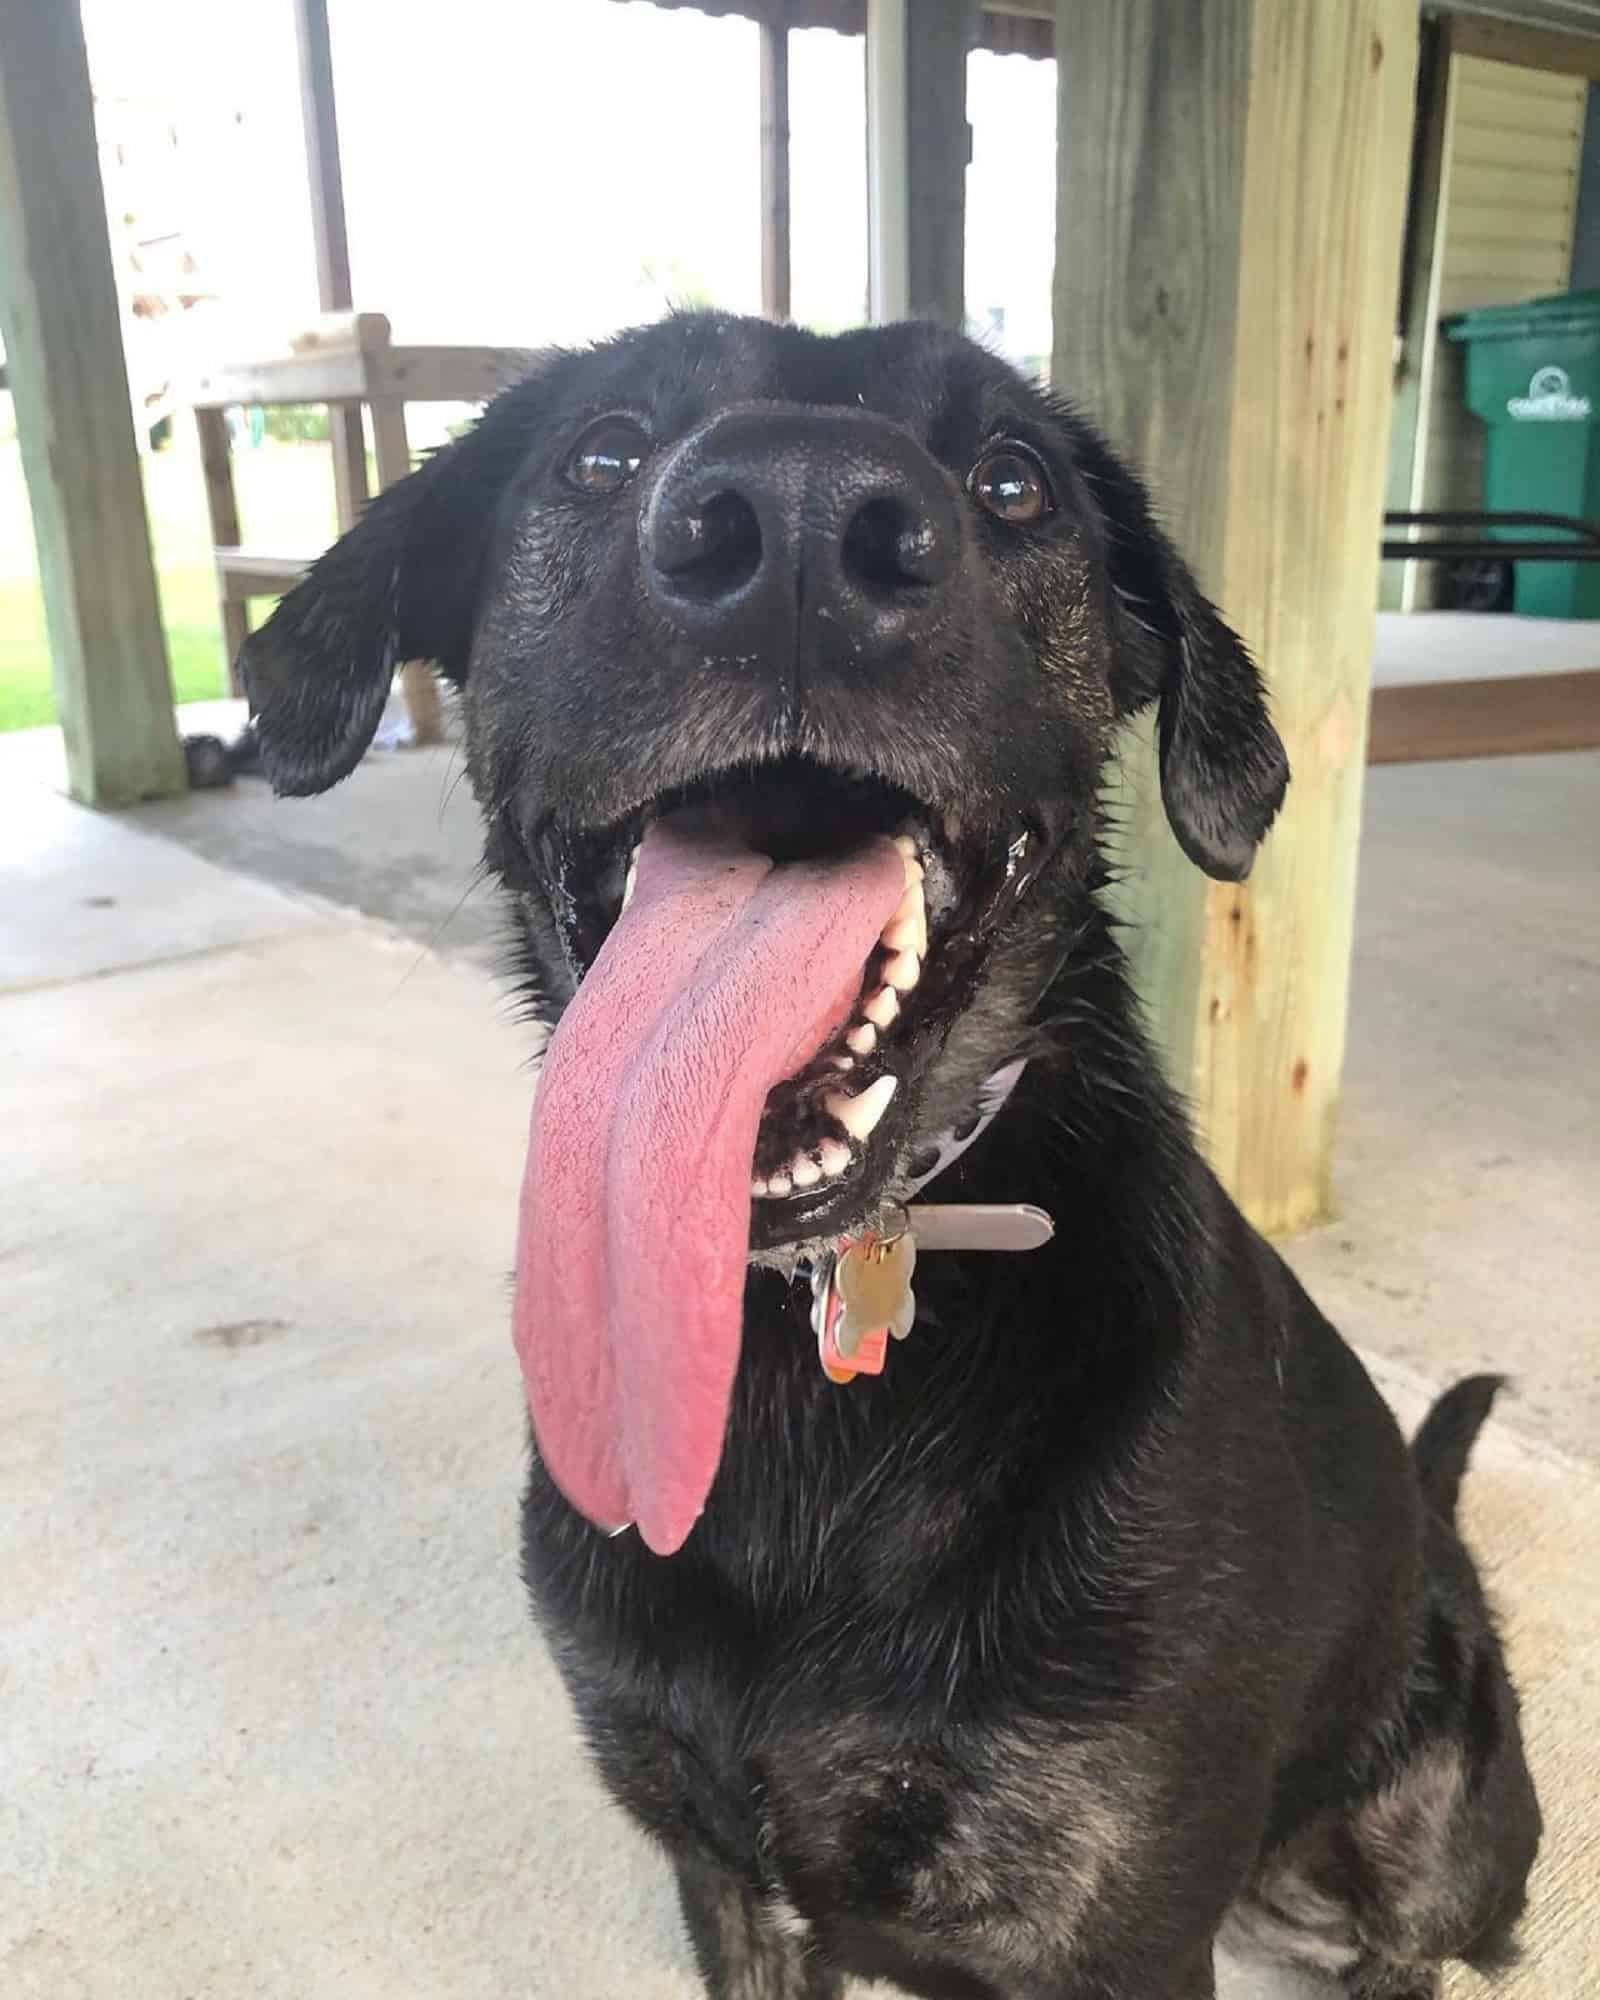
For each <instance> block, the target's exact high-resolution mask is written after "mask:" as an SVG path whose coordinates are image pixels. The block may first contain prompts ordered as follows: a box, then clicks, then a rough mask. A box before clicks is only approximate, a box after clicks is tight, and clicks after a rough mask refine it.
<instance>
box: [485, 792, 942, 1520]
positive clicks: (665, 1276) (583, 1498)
mask: <svg viewBox="0 0 1600 2000" xmlns="http://www.w3.org/2000/svg"><path fill="white" fill-rule="evenodd" d="M904 886H905V871H904V864H903V863H902V861H901V859H900V856H899V854H898V853H897V852H896V851H895V849H894V847H893V846H892V845H891V843H890V842H889V841H887V840H875V841H873V842H872V843H871V845H870V846H868V847H866V848H864V849H862V850H860V851H858V852H857V853H855V854H852V855H850V856H848V857H847V858H845V859H843V860H839V861H829V862H790V863H788V864H786V865H785V866H783V867H779V868H775V867H774V866H773V865H772V863H771V861H770V860H769V859H768V858H767V857H766V856H765V855H762V854H755V853H753V852H751V850H750V849H748V848H745V847H740V846H738V845H735V844H733V843H731V842H730V841H728V840H727V839H725V838H721V837H717V836H714V835H711V834H709V833H707V832H705V831H704V830H703V829H699V828H696V827H695V826H694V825H692V824H684V825H676V826H675V825H674V824H673V823H671V822H667V821H662V822H658V823H657V824H656V825H655V826H653V827H652V828H651V830H650V832H649V834H648V836H647V837H646V839H645V842H644V846H643V848H642V849H641V851H640V854H639V876H638V882H637V885H636V887H635V891H634V895H633V898H632V900H631V901H630V902H629V904H628V907H627V909H626V910H625V911H624V912H623V914H622V915H621V917H620V918H619V919H618V920H617V923H616V926H615V927H614V929H613V930H612V932H611V935H610V936H609V937H608V938H607V939H606V942H605V944H604V946H603V947H602V949H601V951H600V953H599V956H598V957H597V958H596V959H595V962H594V964H593V966H592V967H591V968H590V970H589V972H588V975H587V976H586V977H585V979H584V981H583V983H582V985H581V986H580V987H579V989H578V992H577V994H576V996H575V997H574V999H573V1000H572V1002H571V1004H570V1005H569V1006H568V1008H567V1011H566V1013H565V1014H564V1015H563V1016H562V1019H561V1024H560V1026H559V1027H558V1028H557V1030H556V1032H555V1034H554V1035H553V1036H552V1037H551V1040H550V1046H549V1048H548V1050H547V1051H546V1053H545V1058H544V1067H543V1073H542V1075H541V1078H540V1082H539V1088H538V1091H537V1093H536V1095H535V1098H534V1105H533V1119H532V1126H531V1129H530V1132H529V1138H528V1164H527V1171H526V1173H525V1175H524V1178H523V1184H522V1208H521V1215H520V1226H519V1231H518V1242H517V1290H516V1305H515V1308H514V1311H513V1318H512V1326H513V1337H514V1339H515V1342H516V1348H517V1354H518V1357H519V1359H520V1360H521V1362H522V1371H523V1376H524V1379H525V1380H526V1383H527V1389H528V1407H529V1409H530V1410H531V1411H532V1414H533V1424H534V1430H535V1432H536V1433H537V1435H538V1439H539V1450H540V1453H541V1455H542V1456H543V1458H544V1462H545V1465H546V1466H547V1467H548V1469H549V1472H550V1475H551V1477H552V1478H553V1479H554V1480H555V1482H556V1484H557V1485H558V1486H559V1487H560V1488H561V1490H562V1492H563V1493H565V1494H566V1496H567V1498H568V1499H569V1500H570V1501H571V1502H572V1504H573V1505H574V1506H575V1507H576V1508H577V1509H578V1510H579V1511H580V1512H581V1513H583V1514H586V1515H588V1517H589V1518H590V1519H591V1520H592V1521H596V1522H598V1523H599V1524H600V1525H601V1526H602V1527H618V1526H620V1525H621V1524H622V1523H624V1522H627V1521H636V1522H637V1523H638V1526H639V1532H640V1533H641V1534H642V1535H643V1537H644V1539H645V1541H646V1542H647V1543H648V1544H649V1546H650V1547H651V1548H652V1549H654V1550H656V1551H657V1553H658V1554H661V1555H670V1554H671V1553H672V1552H673V1551H674V1550H675V1549H677V1548H679V1547H681V1546H682V1543H683V1541H684V1538H685V1537H686V1536H687V1534H688V1533H689V1530H690V1529H691V1528H692V1527H693V1526H694V1523H695V1520H696V1518H697V1517H698V1515H699V1513H700V1510H701V1508H702V1507H703V1506H704V1504H705V1498H706V1495H707V1493H708V1492H709V1491H710V1490H711V1482H712V1480H713V1479H714V1478H715V1477H716V1471H717V1463H718V1460H719V1459H720V1458H721V1456H722V1438H723V1432H724V1430H725V1429H726V1426H727V1420H728V1402H729V1398H730V1395H731V1393H732V1388H733V1377H734V1371H735V1369H736V1368H737V1366H738V1361H739V1336H740V1327H741V1319H742V1308H743V1301H744V1278H745V1266H746V1262H747V1259H748V1252H749V1238H750V1176H751V1166H752V1161H753V1158H754V1154H755V1144H756V1131H757V1128H758V1126H759V1124H760V1121H761V1111H762V1106H763V1105H764V1104H765V1102H766V1098H767V1093H768V1092H769V1091H770V1090H771V1089H772V1087H773V1085H774V1084H776V1083H779V1082H781V1081H782V1079H783V1078H784V1077H786V1076H792V1075H794V1073H795V1072H796V1071H797V1070H799V1069H801V1068H803V1067H804V1066H805V1064H806V1063H807V1062H809V1061H810V1060H811V1058H812V1057H813V1056H814V1055H815V1054H816V1052H817V1051H818V1049H820V1048H821V1047H822V1045H823V1044H824V1042H826V1040H827V1039H828V1037H829V1035H830V1034H831V1033H832V1032H833V1031H834V1030H835V1029H836V1028H837V1027H839V1026H840V1025H841V1024H842V1022H843V1021H844V1019H845V1018H846V1016H847V1014H848V1012H849V1009H850V1006H851V1003H852V1001H853V1000H854V999H855V997H856V994H857V992H858V991H859V988H860V984H861V974H862V968H863V966H864V965H865V963H866V960H867V957H868V954H869V953H870V952H871V950H872V947H873V945H874V943H875V942H876V940H877V937H878V934H879V932H880V931H881V930H882V929H883V927H884V925H885V924H886V923H887V922H888V921H889V919H890V917H891V916H892V915H893V914H894V910H895V907H896V905H897V903H898V902H899V900H900V896H901V894H902V891H903V889H904Z"/></svg>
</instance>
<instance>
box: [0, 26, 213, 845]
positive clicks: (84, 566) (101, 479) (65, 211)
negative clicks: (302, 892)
mask: <svg viewBox="0 0 1600 2000" xmlns="http://www.w3.org/2000/svg"><path fill="white" fill-rule="evenodd" d="M0 327H3V330H4V335H5V344H6V356H7V364H8V367H9V371H10V380H11V389H12V393H13V395H14V396H15V398H16V410H17V428H18V431H19V433H20V436H21V441H22V462H23V467H24V470H25V472H26V475H27V481H28V496H29V499H30V501H31V502H32V507H33V524H34V534H35V537H36V539H37V542H38V548H39V571H40V576H41V579H42V581H43V585H44V599H45V612H46V616H47V618H48V621H49V628H50V659H51V668H52V672H53V675H54V681H55V698H56V712H57V714H58V715H59V717H60V719H61V729H62V734H63V736H64V737H65V739H66V750H67V775H68V782H69V784H70V786H71V789H72V795H73V797H74V798H77V799H81V800H82V801H83V802H84V804H86V805H101V806H114V805H127V804H131V803H132V802H133V801H134V800H136V799H148V798H162V797H167V796H170V795H171V794H173V793H177V792H181V791H182V790H183V789H184V766H183V751H182V749H181V747H180V745H179V743H178V735H177V724H176V721H175V718H174V716H173V710H172V683H171V679H170V677H169V675H168V671H167V649H166V641H165V639H164V637H163V635H162V630H161V613H160V606H159V602H158V599H157V596H156V580H155V570H154V566H153V565H152V563H151V559H150V528H149V523H148V521H147V520H146V518H145V508H144V490H143V487H142V485H141V483H140V478H139V455H138V451H137V449H136V447H135V444H134V436H133V412H132V408H131V405H130V403H129V398H128V371H127V365H126V362H125V360H124V358H123V351H122V326H121V321H120V317H119V314H118V307H117V287H116V279H115V276H114V274H113V269H112V262H111V243H110V238H109V235H108V232H107V229H106V209H105V193H104V190H103V189H102V187H101V184H100V167H99V158H98V155H97V153H96V149H95V131H94V102H93V96H92V93H91V90H90V84H89V66H88V61H87V59H86V57H85V54H84V46H83V28H82V24H81V22H80V20H79V15H78V8H77V6H76V4H75V0H4V4H3V5H0Z"/></svg>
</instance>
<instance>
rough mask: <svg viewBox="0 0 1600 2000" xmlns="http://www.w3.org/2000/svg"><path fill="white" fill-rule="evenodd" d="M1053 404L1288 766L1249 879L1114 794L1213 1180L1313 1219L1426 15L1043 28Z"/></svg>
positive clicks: (1279, 1226) (1150, 3) (1155, 801)
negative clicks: (1234, 646)
mask: <svg viewBox="0 0 1600 2000" xmlns="http://www.w3.org/2000/svg"><path fill="white" fill-rule="evenodd" d="M1057 49H1058V63H1059V70H1060V84H1061V112H1060V142H1059V174H1060V196H1059V206H1058V235H1057V261H1056V286H1055V318H1056V350H1055V375H1056V380H1057V382H1058V384H1059V385H1060V386H1061V388H1062V389H1063V390H1065V391H1066V392H1067V393H1068V394H1071V395H1075V396H1079V397H1081V398H1082V400H1083V402H1084V403H1085V405H1086V407H1087V408H1089V409H1090V410H1091V411H1092V412H1093V413H1094V414H1096V415H1097V416H1098V417H1099V419H1100V421H1101V422H1102V423H1103V424H1104V426H1105V427H1106V429H1107V431H1108V432H1109V434H1110V436H1111V437H1112V439H1113V440H1114V442H1115V443H1116V444H1117V445H1118V446H1119V447H1120V448H1121V449H1123V450H1124V451H1126V452H1127V453H1128V454H1129V455H1130V456H1131V457H1132V458H1133V460H1134V461H1135V462H1136V463H1137V464H1139V465H1140V466H1141V467H1142V468H1143V469H1144V471H1145V472H1146V473H1147V474H1148V476H1149V478H1150V480H1151V483H1152V485H1153V487H1154V489H1155V493H1156V496H1157V501H1158V505H1159V507H1160V510H1161V513H1162V515H1163V517H1164V518H1165V520H1166V521H1167V522H1168V524H1169V525H1170V526H1171V528H1172V530H1173V532H1174V534H1175V537H1176V539H1177V540H1178V542H1179V544H1180V545H1181V546H1182V547H1183V548H1184V550H1185V552H1186V553H1187V554H1188V556H1189V557H1190V559H1191V561H1193V562H1194V564H1195V566H1196V569H1197V571H1198V573H1199V575H1200V577H1201V580H1202V582H1203V583H1204V585H1205V586H1206V588H1207V589H1208V590H1209V591H1210V593H1211V594H1212V595H1213V596H1214V597H1215V598H1216V599H1217V601H1218V602H1219V603H1220V604H1221V606H1222V608H1223V610H1224V612H1225V613H1226V615H1227V617H1228V618H1229V619H1230V621H1231V622H1232V623H1233V624H1234V625H1235V626H1236V627H1237V628H1238V630H1239V631H1240V632H1242V633H1243V635H1244V637H1245V638H1246V640H1247V641H1248V642H1249V644H1250V645H1251V647H1252V648H1253V649H1254V651H1255V652H1256V654H1257V656H1258V658H1259V659H1260V661H1261V663H1262V666H1263V668H1264V670H1265V672H1266V675H1267V679H1268V682H1269V685H1270V687H1271V689H1272V696H1273V705H1274V713H1275V717H1276V720H1277V723H1278V727H1279V729H1280V730H1281V732H1282V734H1283V737H1284V740H1285V742H1286V744H1287V745H1288V749H1289V756H1290V759H1291V762H1292V763H1293V766H1294V782H1293V784H1292V785H1291V787H1290V791H1289V798H1288V803H1287V805H1286V806H1285V809H1284V813H1283V816H1282V819H1281V820H1280V822H1279V825H1278V827H1277V829H1276V830H1275V831H1274V832H1273V834H1272V835H1271V836H1269V838H1268V840H1267V843H1266V845H1265V846H1264V848H1263V849H1262V853H1261V856H1260V859H1259V860H1258V862H1257V864H1256V870H1255V873H1254V875H1253V876H1252V878H1251V880H1250V882H1249V883H1248V884H1245V885H1241V886H1239V887H1233V886H1219V885H1216V884H1212V883H1208V882H1207V881H1205V880H1204V879H1203V878H1202V877H1201V876H1200V875H1199V874H1198V873H1197V872H1196V871H1195V870H1194V869H1193V868H1192V867H1191V866H1190V865H1189V863H1188V862H1187V861H1186V860H1185V859H1184V858H1183V856H1182V855H1181V854H1180V853H1179V850H1178V847H1177V844H1176V842H1175V841H1174V840H1173V839H1172V837H1171V835H1170V834H1169V833H1168V831H1167V829H1166V827H1165V824H1164V822H1163V821H1162V818H1161V810H1160V799H1159V792H1158V789H1157V787H1156V784H1155V782H1154V768H1153V760H1152V759H1151V757H1150V753H1149V742H1148V731H1146V732H1145V736H1144V740H1143V741H1142V742H1140V743H1138V744H1137V745H1136V746H1135V748H1134V749H1133V751H1132V752H1131V754H1130V757H1129V759H1128V761H1127V767H1126V780H1125V783H1126V796H1125V798H1124V800H1123V804H1124V811H1125V822H1126V835H1125V842H1124V856H1125V859H1126V860H1127V862H1128V864H1129V870H1130V872H1129V877H1128V880H1127V882H1126V885H1125V895H1126V900H1127V904H1128V906H1129V914H1130V915H1131V917H1132V918H1133V920H1134V924H1135V928H1134V930H1133V931H1132V932H1131V934H1130V943H1131V946H1132V950H1133V955H1134V962H1135V967H1136V972H1137V975H1138V978H1139V982H1140V985H1141V988H1142V990H1143V993H1144V996H1145V999H1146V1001H1147V1004H1148V1006H1149V1009H1150V1012H1151V1016H1152V1019H1153V1021H1154V1023H1155V1026H1156V1030H1157V1034H1158V1038H1159V1041H1160V1043H1161V1045H1162V1048H1163V1051H1164V1054H1165V1057H1166V1060H1167V1062H1168V1064H1169V1067H1170V1071H1171V1074H1172V1076H1173V1078H1174V1080H1175V1081H1176V1082H1177V1083H1178V1085H1179V1086H1180V1087H1181V1088H1182V1089H1183V1090H1184V1092H1185V1093H1186V1094H1187V1096H1188V1097H1189V1100H1190V1102H1191V1104H1192V1105H1193V1107H1194V1111H1195V1115H1196V1119H1197V1122H1198V1125H1199V1128H1200V1132H1201V1136H1202V1140H1203V1142H1204V1143H1205V1145H1206V1147H1207V1149H1208V1152H1209V1154H1210V1157H1211V1159H1212V1161H1213V1162H1214V1164H1215V1165H1216V1167H1217V1169H1218V1171H1219V1172H1220V1174H1221V1175H1222V1178H1223V1179H1224V1181H1226V1182H1227V1184H1228V1185H1229V1187H1230V1188H1231V1189H1232V1191H1233V1192H1234V1194H1235V1195H1236V1196H1237V1197H1238V1198H1239V1200H1240V1201H1241V1202H1242V1204H1243V1206H1244V1208H1245V1210H1246V1212H1247V1213H1248V1214H1249V1215H1250V1216H1251V1217H1252V1218H1253V1219H1254V1220H1255V1221H1256V1222H1257V1223H1259V1224H1260V1225H1261V1226H1262V1227H1264V1228H1267V1229H1270V1230H1285V1229H1291V1228H1294V1227H1296V1226H1298V1225H1300V1224H1302V1223H1305V1222H1308V1221H1310V1220H1312V1219H1313V1218H1315V1217H1317V1216H1320V1215H1324V1214H1326V1213H1327V1212H1328V1208H1329V1203H1330V1185H1329V1175H1330V1156H1331V1149H1332V1140H1333V1128H1334V1120H1335V1116H1336V1114H1337V1110H1338V1103H1339V1084H1340V1071H1341V1067H1342V1063H1343V1056H1344V1035H1345V1016H1346V1003H1347V996H1348V989H1349V974H1350V943H1351V926H1352V916H1353V910H1354V897H1355V876H1356V847H1357V838H1358V833H1359V826H1360V810H1361V781H1362V771H1363V764H1364V756H1365V744H1366V719H1367V702H1368V694H1369V687H1370V681H1371V669H1372V648H1373V636H1374V613H1375V606H1376V601H1377V579H1378V544H1379V534H1380V524H1381V516H1382V509H1383V488H1384V469H1385V459H1386V451H1387V442H1388V427H1389V406H1390V397H1391V379H1392V367H1393V342H1394V323H1395V313H1396V301H1397V284H1398V276H1399V266H1400V244H1401V234H1402V227H1403V219H1404V208H1405V195H1406V179H1407V169H1408V159H1409V154H1410V148H1411V131H1412V107H1413V91H1414V84H1415V72H1416V59H1417V9H1416V6H1415V0H1208V4H1207V5H1206V6H1205V7H1204V8H1197V7H1194V6H1192V5H1191V4H1189V0H1058V14H1057Z"/></svg>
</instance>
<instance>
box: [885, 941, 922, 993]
mask: <svg viewBox="0 0 1600 2000" xmlns="http://www.w3.org/2000/svg"><path fill="white" fill-rule="evenodd" d="M883 976H884V978H885V979H886V980H888V982H889V984H890V985H891V986H892V987H893V988H894V989H895V991H896V992H897V993H909V992H910V991H911V989H912V987H913V986H915V985H916V983H917V981H918V980H919V979H920V978H921V977H922V960H921V959H920V958H918V956H917V954H916V953H915V952H914V951H897V952H896V953H895V955H894V957H893V958H891V959H890V960H889V961H888V963H887V964H886V965H885V966H884V968H883Z"/></svg>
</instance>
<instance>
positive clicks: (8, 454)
mask: <svg viewBox="0 0 1600 2000" xmlns="http://www.w3.org/2000/svg"><path fill="white" fill-rule="evenodd" d="M176 430H177V436H176V437H175V438H174V440H173V442H172V444H171V445H169V446H168V448H167V449H166V450H165V451H162V452H157V453H155V454H153V455H152V456H151V457H149V458H147V459H146V460H145V461H144V466H145V504H146V506H147V508H148V509H149V514H150V532H151V539H152V542H153V545H154V549H155V558H156V579H157V582H158V584H159V586H160V590H161V618H162V624H163V626H164V627H165V629H166V635H167V654H168V658H169V660H170V663H171V668H172V684H173V693H174V696H175V698H176V699H177V700H178V701H205V700H209V699H211V698H213V697H214V696H217V695H221V694H225V693H226V692H227V679H226V674H225V670H224V664H225V663H224V661H223V656H222V622H221V616H220V613H219V611H218V607H217V594H216V582H215V577H214V574H213V571H212V567H211V537H210V530H209V528H208V526H207V522H206V511H205V483H204V481H203V479H202V478H201V474H200V459H199V453H198V451H197V449H196V447H195V442H194V431H193V426H192V425H191V424H189V423H188V422H187V421H186V420H185V419H184V418H182V417H180V418H179V420H178V423H177V426H176ZM234 466H235V477H236V479H237V481H238V488H239V508H240V513H241V516H242V518H243V522H244V533H245V538H246V540H247V541H252V542H256V543H259V544H260V545H261V546H263V547H265V548H285V549H306V550H308V551H311V550H315V549H319V548H321V547H322V546H323V545H324V544H325V543H326V542H328V541H330V540H331V539H332V536H333V530H334V518H333V474H332V467H331V461H330V458H329V454H328V449H327V447H326V446H325V445H314V444H272V443H267V444H263V445H261V446H259V447H257V448H255V449H252V448H250V447H249V446H244V447H241V448H240V449H238V450H236V451H235V453H234ZM269 605H270V600H269V599H266V598H263V599H262V600H261V601H260V603H259V604H258V605H256V606H253V607H252V610H253V611H254V612H256V613H264V612H265V611H266V610H267V609H268V608H269ZM55 719H56V715H55V699H54V696H53V694H52V691H51V684H50V645H49V638H48V634H47V632H46V630H45V619H44V602H43V599H42V597H41V596H40V592H39V576H38V568H37V565H36V563H35V560H34V551H33V529H32V523H31V521H30V519H29V514H28V497H27V489H26V487H25V485H24V482H23V477H22V464H21V458H20V454H19V452H18V449H17V445H16V442H15V440H8V441H5V442H0V731H4V730H10V729H32V728H36V727H38V726H39V725H40V724H41V723H47V722H54V721H55Z"/></svg>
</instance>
